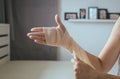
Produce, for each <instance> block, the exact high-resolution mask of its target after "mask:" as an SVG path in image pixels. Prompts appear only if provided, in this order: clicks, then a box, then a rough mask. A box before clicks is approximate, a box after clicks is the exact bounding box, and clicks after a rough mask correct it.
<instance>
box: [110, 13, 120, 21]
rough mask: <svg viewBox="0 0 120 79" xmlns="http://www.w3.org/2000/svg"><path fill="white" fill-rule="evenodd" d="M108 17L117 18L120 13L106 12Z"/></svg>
mask: <svg viewBox="0 0 120 79" xmlns="http://www.w3.org/2000/svg"><path fill="white" fill-rule="evenodd" d="M108 17H109V19H113V20H117V19H118V18H119V17H120V13H108Z"/></svg>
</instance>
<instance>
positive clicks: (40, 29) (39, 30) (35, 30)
mask: <svg viewBox="0 0 120 79" xmlns="http://www.w3.org/2000/svg"><path fill="white" fill-rule="evenodd" d="M31 31H32V32H43V27H34V28H32V29H31Z"/></svg>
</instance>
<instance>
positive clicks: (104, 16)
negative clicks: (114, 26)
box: [98, 9, 108, 19]
mask: <svg viewBox="0 0 120 79" xmlns="http://www.w3.org/2000/svg"><path fill="white" fill-rule="evenodd" d="M107 14H108V12H107V9H98V19H107V16H108V15H107Z"/></svg>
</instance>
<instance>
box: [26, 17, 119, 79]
mask: <svg viewBox="0 0 120 79" xmlns="http://www.w3.org/2000/svg"><path fill="white" fill-rule="evenodd" d="M55 21H56V23H57V27H34V28H32V29H31V32H30V33H28V34H27V36H28V37H29V38H30V39H32V40H34V42H36V43H38V44H44V45H49V46H60V47H63V48H65V49H67V50H69V51H70V52H71V53H74V54H75V55H76V56H77V59H75V63H74V72H75V78H76V79H120V77H119V76H115V75H109V74H107V72H108V71H109V70H110V69H111V68H112V66H113V65H114V63H115V62H116V60H117V58H118V55H119V51H120V44H119V43H120V18H119V19H118V20H117V22H116V23H115V25H114V27H113V30H112V32H111V35H110V37H109V39H108V41H107V43H106V45H105V47H104V48H103V50H102V51H101V52H100V55H99V56H98V57H97V56H94V55H92V54H90V53H88V52H87V51H85V50H84V49H83V48H81V47H80V46H79V45H78V44H77V43H76V42H75V41H74V40H73V38H72V37H71V36H70V35H69V33H68V32H67V30H66V28H65V26H64V25H63V24H62V22H61V20H60V18H59V17H58V15H56V16H55ZM66 38H67V39H66ZM78 60H79V61H78ZM88 71H89V72H88ZM86 74H87V76H86Z"/></svg>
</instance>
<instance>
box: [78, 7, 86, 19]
mask: <svg viewBox="0 0 120 79" xmlns="http://www.w3.org/2000/svg"><path fill="white" fill-rule="evenodd" d="M79 16H80V17H79V18H80V19H86V9H85V8H83V9H80V11H79Z"/></svg>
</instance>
